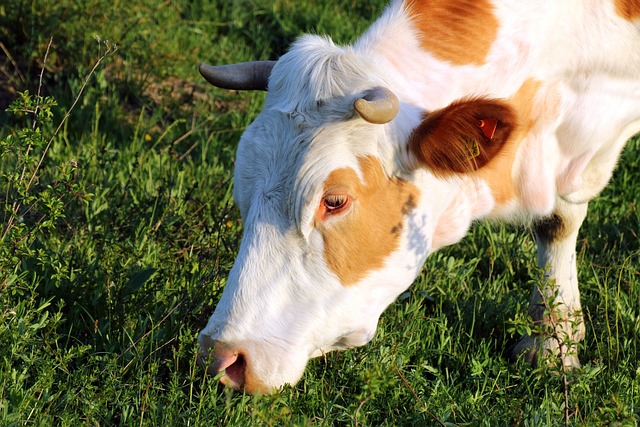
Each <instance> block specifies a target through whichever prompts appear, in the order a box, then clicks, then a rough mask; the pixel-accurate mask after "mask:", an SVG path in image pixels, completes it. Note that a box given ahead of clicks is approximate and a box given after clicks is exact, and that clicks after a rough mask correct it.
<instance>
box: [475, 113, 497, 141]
mask: <svg viewBox="0 0 640 427" xmlns="http://www.w3.org/2000/svg"><path fill="white" fill-rule="evenodd" d="M478 127H479V128H480V130H481V131H482V133H483V134H484V136H486V137H487V138H488V139H489V140H492V139H493V135H494V134H495V133H496V128H497V127H498V119H493V118H489V119H483V120H478Z"/></svg>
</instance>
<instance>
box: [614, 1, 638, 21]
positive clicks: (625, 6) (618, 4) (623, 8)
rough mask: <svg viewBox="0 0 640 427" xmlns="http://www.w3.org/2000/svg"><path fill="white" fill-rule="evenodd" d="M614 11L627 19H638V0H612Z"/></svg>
mask: <svg viewBox="0 0 640 427" xmlns="http://www.w3.org/2000/svg"><path fill="white" fill-rule="evenodd" d="M614 4H615V8H616V13H617V14H618V15H620V16H621V17H623V18H624V19H626V20H628V21H635V20H638V19H640V0H614Z"/></svg>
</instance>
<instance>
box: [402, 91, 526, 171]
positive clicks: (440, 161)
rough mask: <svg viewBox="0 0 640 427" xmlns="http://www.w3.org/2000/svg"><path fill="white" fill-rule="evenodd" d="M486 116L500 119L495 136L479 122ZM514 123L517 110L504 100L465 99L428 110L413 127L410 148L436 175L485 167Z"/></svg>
mask: <svg viewBox="0 0 640 427" xmlns="http://www.w3.org/2000/svg"><path fill="white" fill-rule="evenodd" d="M487 118H492V119H497V120H498V126H497V128H496V131H495V134H494V135H493V138H492V139H489V138H487V137H486V136H485V135H484V133H483V132H482V129H481V128H480V127H479V126H478V122H479V121H480V120H484V119H487ZM515 124H516V116H515V113H514V111H513V110H512V108H511V107H510V106H509V105H508V104H507V103H506V102H504V101H499V100H493V99H463V100H460V101H456V102H454V103H452V104H451V105H449V106H448V107H445V108H443V109H441V110H437V111H434V112H432V113H429V114H427V115H426V117H425V118H424V120H423V121H422V123H420V125H419V126H418V127H417V128H416V129H415V130H414V131H413V133H412V135H411V137H410V139H409V150H410V151H411V152H412V153H413V154H414V155H415V156H416V158H417V159H418V161H419V162H420V163H422V164H423V165H425V166H426V167H427V168H429V169H430V170H431V171H433V172H434V173H435V174H437V175H441V176H446V175H450V174H452V173H468V172H472V171H474V170H477V169H480V168H482V167H483V166H485V165H486V164H487V163H489V161H491V159H493V158H494V157H495V156H496V155H497V154H498V153H499V152H500V150H501V149H502V147H503V145H504V144H505V143H506V142H507V140H508V139H509V136H510V135H511V132H512V131H513V129H514V128H515ZM476 149H477V150H476ZM473 151H476V154H477V155H475V154H473V153H472V152H473Z"/></svg>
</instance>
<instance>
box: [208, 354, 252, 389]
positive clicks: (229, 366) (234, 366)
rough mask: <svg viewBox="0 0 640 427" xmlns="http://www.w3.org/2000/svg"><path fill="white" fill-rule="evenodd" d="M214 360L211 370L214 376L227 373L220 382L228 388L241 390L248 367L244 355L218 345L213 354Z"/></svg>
mask: <svg viewBox="0 0 640 427" xmlns="http://www.w3.org/2000/svg"><path fill="white" fill-rule="evenodd" d="M213 360H214V362H213V365H212V366H211V370H212V371H213V373H214V374H219V373H220V372H222V371H225V373H224V375H223V376H222V377H221V378H220V382H222V384H224V385H226V386H228V387H232V388H234V389H236V390H241V389H242V388H243V386H244V383H245V370H246V366H247V362H246V359H245V357H244V355H242V354H241V353H239V352H237V351H232V350H229V349H227V348H224V347H223V346H221V345H218V346H217V348H216V349H215V351H214V353H213Z"/></svg>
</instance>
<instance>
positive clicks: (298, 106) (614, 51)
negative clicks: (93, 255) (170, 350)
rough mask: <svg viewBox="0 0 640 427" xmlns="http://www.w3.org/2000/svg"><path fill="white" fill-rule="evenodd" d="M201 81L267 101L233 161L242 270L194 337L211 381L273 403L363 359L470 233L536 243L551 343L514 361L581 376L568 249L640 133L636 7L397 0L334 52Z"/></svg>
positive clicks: (222, 72) (527, 346) (531, 0)
mask: <svg viewBox="0 0 640 427" xmlns="http://www.w3.org/2000/svg"><path fill="white" fill-rule="evenodd" d="M200 72H201V73H202V75H203V76H204V77H205V78H206V79H207V80H208V81H209V82H210V83H212V84H213V85H215V86H218V87H221V88H227V89H238V90H266V91H267V94H266V98H265V102H264V106H263V109H262V111H261V112H260V113H259V114H258V116H257V117H256V119H255V121H254V122H253V123H252V124H251V125H250V126H249V127H248V128H247V129H246V130H245V132H244V133H243V135H242V137H241V138H240V142H239V146H238V150H237V157H236V163H235V170H234V193H233V194H234V199H235V202H236V203H237V206H238V207H239V211H240V215H241V217H242V223H243V228H244V231H243V236H242V240H241V243H240V247H239V251H238V255H237V258H236V260H235V263H234V265H233V268H232V269H231V271H230V273H229V276H228V280H227V283H226V287H225V289H224V291H223V294H222V296H221V299H220V301H219V303H218V305H217V307H216V309H215V311H214V313H213V315H212V316H211V318H210V320H209V322H208V324H207V325H206V327H204V328H203V329H202V331H201V332H200V334H199V337H198V341H199V346H200V350H199V360H200V362H201V363H202V364H203V365H204V366H205V367H206V368H207V369H208V372H209V373H211V374H213V375H218V376H219V377H220V380H221V381H222V383H223V384H225V385H227V386H229V387H232V388H234V389H238V390H244V391H245V392H247V393H271V392H274V391H276V390H278V389H280V388H281V387H282V386H283V385H285V384H295V383H296V382H297V381H298V380H299V379H300V377H301V376H302V374H303V371H304V369H305V366H306V364H307V362H308V361H309V360H310V359H311V358H313V357H317V356H320V355H323V354H325V353H327V352H330V351H332V350H342V349H348V348H352V347H357V346H362V345H365V344H366V343H368V342H369V341H370V340H371V339H372V338H373V336H374V334H375V331H376V327H377V323H378V319H379V317H380V315H381V314H382V312H383V311H384V310H385V308H386V307H387V306H388V305H389V304H391V303H392V302H393V301H394V299H395V298H396V297H397V296H398V295H400V294H401V293H402V292H404V291H405V290H406V289H407V288H408V287H409V286H410V285H411V283H412V282H413V281H414V279H415V278H416V277H417V275H418V274H419V272H420V271H421V269H422V266H423V263H424V261H425V259H426V258H427V256H428V255H429V254H431V253H433V252H434V251H436V250H437V249H439V248H442V247H444V246H447V245H451V244H454V243H456V242H458V241H459V240H460V239H462V237H463V236H465V234H466V233H467V231H468V230H469V228H470V226H471V224H472V223H473V222H474V221H476V220H481V219H497V220H503V221H508V222H515V223H524V224H530V225H531V227H532V228H533V231H534V234H535V237H536V243H537V248H538V250H537V262H538V264H539V266H540V267H541V269H543V271H544V277H543V280H542V282H543V283H545V285H544V286H536V287H535V289H534V290H533V293H532V297H531V304H530V307H529V315H530V316H531V318H532V319H533V321H534V322H536V323H539V324H541V325H550V326H553V328H554V331H555V332H554V333H553V334H537V335H536V334H535V333H533V334H532V335H528V336H524V337H522V338H521V340H520V341H519V342H518V344H517V345H516V347H515V349H514V352H515V354H517V355H520V356H521V357H524V358H525V359H526V360H528V361H531V362H534V363H535V361H536V360H538V358H540V357H542V356H543V355H551V356H549V357H551V358H555V360H557V361H561V363H562V365H563V366H565V367H566V368H567V369H571V368H575V367H578V366H580V362H579V359H578V356H577V352H576V350H577V349H576V343H577V342H579V341H580V340H582V339H583V338H584V335H585V328H584V324H583V318H582V314H581V305H580V294H579V290H578V281H577V270H576V252H575V246H576V239H577V234H578V230H579V228H580V225H581V223H582V221H583V220H584V218H585V216H586V213H587V205H588V202H589V201H590V200H591V199H592V198H594V197H595V196H596V195H597V194H598V193H599V192H600V191H601V190H602V189H603V187H604V186H605V185H606V184H607V182H608V181H609V179H610V177H611V175H612V172H613V170H614V168H615V165H616V163H617V160H618V157H619V155H620V152H621V150H622V149H623V147H624V145H625V142H626V141H627V140H628V139H629V138H631V137H632V136H633V135H635V134H636V133H638V132H639V131H640V1H639V0H562V1H558V0H521V1H509V0H455V1H454V0H451V1H449V0H395V1H393V2H392V3H391V4H390V5H389V6H388V7H387V8H386V9H385V11H384V12H383V14H382V15H381V16H380V17H379V18H378V19H377V20H376V21H375V22H374V23H373V24H372V25H371V26H370V27H369V28H368V30H366V31H365V33H364V34H363V35H362V36H361V37H360V38H359V39H357V41H355V42H354V43H353V44H351V45H349V46H338V45H336V44H334V43H333V42H332V40H331V39H330V38H328V37H323V36H318V35H303V36H301V37H300V38H298V39H297V40H296V41H295V42H294V43H293V44H292V46H291V47H290V49H289V50H288V52H287V53H285V54H284V55H283V56H281V57H280V58H279V59H278V60H277V61H256V62H251V63H241V64H226V65H220V66H209V65H206V64H201V65H200ZM551 302H553V310H550V304H551ZM558 336H563V337H564V338H563V339H558ZM554 355H555V356H554Z"/></svg>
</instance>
